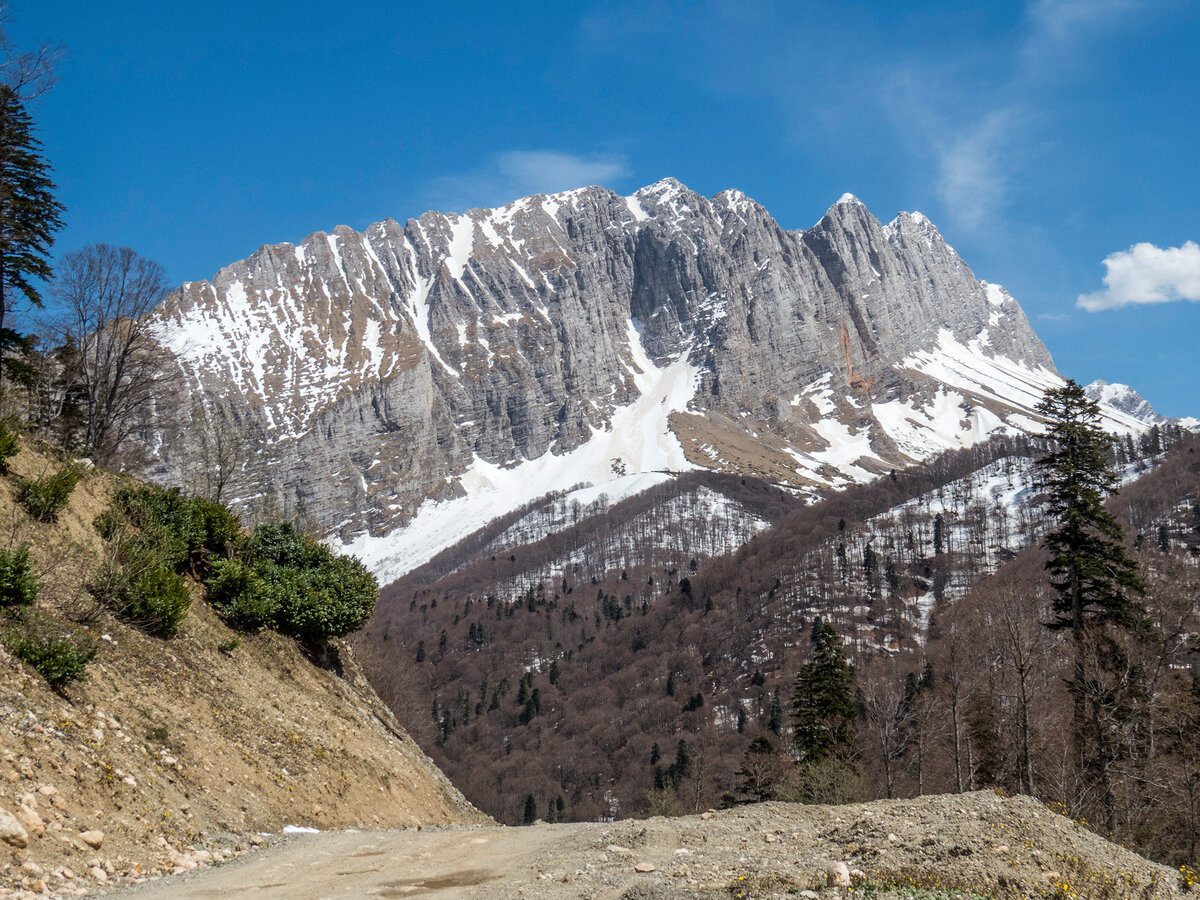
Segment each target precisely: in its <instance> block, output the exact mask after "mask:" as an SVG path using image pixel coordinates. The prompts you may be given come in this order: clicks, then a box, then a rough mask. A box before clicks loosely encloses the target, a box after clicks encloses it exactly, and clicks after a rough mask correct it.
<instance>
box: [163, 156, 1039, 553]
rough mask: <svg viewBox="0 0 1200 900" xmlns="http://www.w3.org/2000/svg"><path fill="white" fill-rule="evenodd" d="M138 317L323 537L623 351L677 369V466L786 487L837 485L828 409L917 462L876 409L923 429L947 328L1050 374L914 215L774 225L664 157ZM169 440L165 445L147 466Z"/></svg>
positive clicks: (244, 279) (291, 263)
mask: <svg viewBox="0 0 1200 900" xmlns="http://www.w3.org/2000/svg"><path fill="white" fill-rule="evenodd" d="M157 317H158V319H159V323H160V326H159V327H160V330H161V333H162V335H163V336H164V339H165V341H166V342H167V343H168V344H169V346H170V347H171V348H172V349H173V350H174V352H175V353H176V355H177V357H178V359H179V361H180V364H181V365H182V366H183V368H184V370H185V371H186V373H187V374H188V377H189V378H190V379H191V380H192V382H193V383H194V384H195V385H196V386H197V387H198V389H199V393H200V395H201V396H202V397H204V398H205V403H206V404H207V405H208V406H209V408H210V411H212V410H216V411H218V412H220V413H221V415H220V421H221V422H225V423H228V422H236V423H240V424H239V426H238V427H240V428H242V429H244V430H245V432H246V433H247V434H250V435H251V436H252V437H253V443H254V444H255V446H256V448H257V453H258V457H259V458H260V459H262V460H265V461H266V462H267V463H268V464H265V465H259V466H256V467H254V475H253V478H252V479H251V483H250V484H248V485H246V486H244V487H243V489H242V491H241V494H242V498H243V499H246V498H248V497H250V496H253V495H257V496H265V495H270V496H274V497H276V498H279V501H280V502H281V503H282V505H283V506H284V507H285V508H289V509H292V508H297V507H303V509H304V510H305V511H306V512H307V513H308V515H309V516H311V517H312V518H313V519H314V520H315V521H316V522H318V523H319V524H320V525H321V526H323V527H326V528H328V529H329V530H330V532H331V533H336V534H338V535H340V536H341V537H342V538H348V537H350V536H351V535H353V534H356V533H361V532H363V531H370V532H372V533H375V534H380V533H384V532H387V531H389V530H391V529H393V528H395V527H396V526H398V525H400V524H403V523H404V522H405V521H407V520H408V519H409V518H411V516H412V515H413V513H414V511H415V510H416V508H417V507H418V506H419V505H420V504H421V502H422V501H424V500H425V499H428V498H438V497H446V496H450V495H452V494H453V493H455V492H456V491H458V490H460V488H459V485H458V482H457V476H458V475H459V474H461V473H462V472H463V471H464V470H465V469H466V468H467V467H468V466H470V465H471V464H472V462H473V461H474V460H476V459H481V460H486V461H488V462H491V463H495V464H501V465H508V464H513V463H516V462H519V461H521V460H528V459H534V458H537V457H540V456H542V455H543V454H545V453H555V454H562V453H565V452H568V451H570V450H572V449H575V448H577V447H579V446H580V445H582V444H584V443H585V442H587V441H588V440H589V439H590V438H591V437H592V436H593V435H594V434H596V433H598V432H601V431H603V430H605V429H606V428H607V427H608V425H609V422H610V418H611V416H612V414H613V413H614V411H615V410H617V409H618V408H620V407H623V406H625V405H627V404H629V403H631V402H633V401H635V400H636V399H637V398H638V396H639V390H638V387H637V384H636V376H637V375H638V374H639V365H638V362H637V359H638V358H641V359H642V360H643V361H644V359H645V357H644V356H643V350H644V352H645V354H648V355H649V357H651V359H653V360H654V361H655V362H656V363H660V364H664V365H665V364H666V363H667V362H668V361H670V360H678V359H680V358H686V359H687V360H688V361H689V362H690V363H691V364H692V365H693V366H694V367H695V368H696V370H697V378H696V389H695V393H694V395H693V397H692V400H691V402H690V404H689V406H688V409H687V411H686V414H685V415H682V416H680V417H678V418H677V419H675V420H673V422H674V423H675V424H676V425H677V430H679V431H680V432H683V431H687V432H688V433H689V435H690V437H688V438H686V439H685V438H684V437H681V440H683V444H684V447H685V449H686V450H687V453H688V458H689V459H690V460H691V461H692V462H693V463H695V464H698V465H706V466H713V467H720V468H732V469H735V470H737V469H739V468H741V469H742V470H745V471H755V473H756V474H763V473H767V474H771V475H772V477H776V478H777V479H779V480H784V481H790V482H792V483H794V484H796V485H797V486H799V487H803V486H806V485H818V486H819V485H829V484H833V483H836V482H837V479H838V477H839V473H838V471H837V470H838V462H837V460H835V459H834V458H833V457H831V456H829V455H828V453H827V455H826V456H825V457H821V456H820V454H821V452H823V451H830V452H831V451H832V450H834V449H836V448H834V447H832V445H831V443H830V441H831V438H830V436H829V434H828V433H827V432H826V431H823V430H822V426H821V424H820V423H821V422H822V421H826V420H830V419H836V420H839V421H840V422H842V423H844V426H845V427H846V428H848V429H850V432H849V433H851V434H856V435H859V436H862V437H863V439H864V440H865V442H866V443H865V444H864V447H865V448H866V450H867V451H868V452H867V453H866V456H869V457H870V458H871V460H873V461H874V465H875V467H876V468H879V467H886V466H888V465H898V464H903V463H904V462H907V461H911V460H912V459H915V458H918V457H919V456H920V455H921V453H922V452H923V451H922V450H921V447H922V446H924V445H923V444H921V442H920V441H918V440H915V439H914V440H908V439H906V438H904V436H903V435H900V436H898V432H897V430H896V427H892V426H891V425H889V424H888V422H887V421H885V419H883V418H880V416H879V414H877V408H876V407H877V405H879V404H883V405H884V406H886V405H887V404H889V403H891V404H894V403H901V404H907V406H905V407H904V409H905V410H910V411H912V413H913V415H915V416H916V420H919V424H920V427H922V428H930V429H933V428H934V425H932V424H930V423H932V421H933V419H932V418H930V416H932V413H930V412H929V410H930V409H931V407H929V406H928V404H931V403H933V402H934V398H935V397H936V396H938V394H937V391H938V386H939V385H942V386H943V389H944V386H945V384H946V377H948V376H946V375H945V373H944V371H943V369H944V367H942V368H938V369H937V373H940V374H937V373H934V369H935V366H934V363H935V362H937V361H938V360H939V359H941V357H942V356H944V355H945V353H946V348H947V347H952V348H953V349H954V350H955V351H958V350H964V351H965V350H966V349H969V350H970V353H971V354H973V355H974V356H978V357H979V358H981V359H983V360H985V361H987V360H1000V361H1001V362H1002V363H1003V366H1004V367H1006V370H1007V369H1012V370H1013V371H1018V370H1019V371H1020V372H1022V373H1026V375H1027V376H1028V377H1025V381H1031V382H1036V381H1038V380H1039V379H1042V380H1047V379H1049V380H1053V379H1054V378H1055V377H1056V376H1055V374H1054V369H1053V363H1052V362H1051V360H1050V357H1049V354H1048V353H1047V351H1046V349H1045V347H1044V346H1043V345H1042V343H1041V342H1040V341H1039V340H1038V338H1037V336H1036V335H1035V334H1034V332H1033V331H1032V329H1031V328H1030V326H1029V323H1028V322H1027V321H1026V318H1025V316H1024V314H1023V313H1022V312H1021V309H1020V307H1019V306H1018V305H1017V303H1016V302H1015V301H1014V300H1013V299H1012V298H1011V297H1010V296H1008V294H1007V293H1005V292H1004V291H1002V290H1001V289H999V288H997V287H995V286H992V285H987V284H986V283H984V282H981V281H979V280H977V279H976V278H975V277H974V275H973V274H972V273H971V271H970V269H969V268H968V267H967V265H966V264H965V263H964V262H963V261H962V260H961V259H960V258H959V257H958V255H957V254H956V253H955V252H954V250H953V249H952V248H951V247H949V246H948V245H947V244H946V243H945V241H943V240H942V238H941V236H940V235H939V234H938V231H937V229H936V228H934V226H933V225H932V223H930V222H929V220H928V219H926V218H924V217H923V216H921V215H919V214H908V213H901V214H900V215H899V217H897V218H896V219H895V220H894V221H893V222H891V223H890V224H887V225H883V224H881V223H880V222H879V221H878V220H877V219H875V217H874V216H872V215H871V213H870V212H869V211H868V210H867V209H866V207H865V206H863V204H862V203H860V202H859V201H858V200H856V199H855V198H853V197H851V196H849V195H847V196H845V197H843V198H842V199H841V200H839V201H838V202H837V203H836V204H835V205H834V206H833V207H831V208H830V210H829V211H828V213H826V215H825V216H824V217H823V218H822V219H821V221H820V222H818V223H817V224H816V225H815V226H813V227H812V228H810V229H808V230H805V231H788V230H785V229H783V228H781V227H780V226H779V225H778V224H777V223H776V222H775V220H774V219H772V218H771V216H770V214H769V213H768V212H767V211H766V210H765V209H764V208H763V207H762V206H760V205H759V204H758V203H756V202H755V201H753V200H751V199H749V198H747V197H745V196H744V195H743V194H741V193H739V192H737V191H726V192H723V193H720V194H718V195H716V197H713V198H711V199H709V198H706V197H703V196H700V195H699V194H696V193H694V192H692V191H690V190H688V189H687V188H686V187H684V186H683V185H681V184H679V183H678V182H676V181H674V180H673V179H666V180H664V181H660V182H658V183H657V184H654V185H651V186H649V187H646V188H643V189H642V190H640V191H638V192H637V193H636V194H634V195H632V196H630V197H622V196H620V195H618V194H615V193H613V192H611V191H608V190H605V189H603V188H599V187H591V188H585V189H580V190H575V191H570V192H566V193H562V194H555V195H548V196H541V195H539V196H535V197H529V198H526V199H523V200H518V201H516V202H514V203H512V204H509V205H508V206H506V207H503V208H501V209H495V210H470V211H468V212H466V213H464V214H462V215H456V214H442V213H438V212H428V213H425V214H424V215H422V216H421V217H420V218H418V219H410V220H409V221H408V222H407V223H406V224H404V225H401V224H399V223H398V222H396V221H393V220H390V219H389V220H387V221H385V222H380V223H377V224H375V225H372V226H370V227H368V228H367V229H366V230H365V231H364V232H362V233H358V232H355V231H353V230H351V229H349V228H345V227H339V228H337V229H336V230H335V231H334V233H333V234H325V233H322V232H317V233H314V234H312V235H310V236H309V237H308V238H306V239H305V240H304V241H303V242H301V243H300V244H299V245H297V246H292V245H290V244H277V245H273V246H266V247H263V248H261V249H260V250H259V251H258V252H257V253H255V254H254V255H253V256H251V257H250V258H249V259H246V260H243V261H240V262H237V263H234V264H232V265H230V266H228V267H226V268H224V269H222V270H221V271H220V272H218V273H217V275H216V276H215V277H214V278H213V279H212V281H211V282H192V283H188V284H185V285H183V286H182V287H181V288H180V289H179V291H177V292H176V293H175V294H174V295H172V297H171V298H170V299H169V300H168V301H167V302H166V303H165V304H164V305H163V306H162V307H161V308H160V309H159V311H158V312H157ZM634 342H639V343H640V346H638V345H636V344H635V343H634ZM950 355H951V356H952V357H953V356H955V354H954V353H953V352H952V353H951V354H950ZM961 355H962V354H961V353H958V356H961ZM974 356H973V357H972V358H974ZM967 368H969V367H967ZM962 369H963V367H962V366H959V367H958V368H957V369H956V370H955V371H960V370H962ZM1030 373H1032V374H1030ZM976 380H978V379H976ZM957 388H958V389H959V390H960V393H961V392H963V391H966V393H965V394H963V397H964V398H966V399H967V400H970V401H971V403H969V404H968V406H970V405H971V404H973V403H975V402H976V401H978V400H980V398H981V397H982V399H983V400H984V401H985V403H986V402H987V401H989V400H992V401H997V403H998V407H997V410H996V415H997V416H998V417H999V418H997V422H1001V423H1002V424H1003V423H1004V422H1006V421H1007V420H1004V415H1005V414H1006V412H1007V411H1011V410H1010V407H1011V408H1016V407H1020V408H1022V409H1025V410H1026V411H1027V410H1028V406H1029V404H1028V403H1023V402H1016V401H1014V400H1013V399H1012V398H1011V397H1007V396H1005V397H1000V398H997V397H995V396H991V395H988V396H983V395H987V390H986V386H982V387H980V388H979V391H975V385H974V382H972V386H971V387H970V388H969V389H967V388H963V386H962V385H957ZM1030 393H1031V394H1032V393H1036V391H1033V390H1032V389H1030ZM975 394H979V396H975ZM968 395H970V396H968ZM923 404H924V405H923ZM887 408H888V409H891V407H887ZM922 410H924V412H922ZM972 414H973V411H972V409H971V408H966V407H964V411H963V416H964V421H967V420H968V419H969V417H970V415H972ZM905 415H908V414H907V413H905ZM922 415H925V416H926V417H927V419H928V421H926V420H924V419H921V416H922ZM893 418H896V417H895V416H893ZM901 420H904V417H903V416H901V417H900V418H898V419H897V421H901ZM905 421H909V422H912V421H914V420H913V418H912V416H908V419H907V420H905ZM1010 424H1011V423H1010ZM912 427H916V426H912ZM1014 427H1015V426H1014ZM905 428H909V430H911V428H910V426H909V425H903V427H901V428H900V431H901V432H903V431H904V429H905ZM905 433H907V432H905ZM747 434H750V435H753V436H755V437H756V438H762V437H764V436H765V437H769V438H770V440H767V441H766V443H764V445H763V446H764V447H766V449H764V451H763V454H762V457H763V458H762V459H760V460H758V461H757V462H755V463H753V464H750V463H731V462H729V458H730V456H731V452H726V451H727V450H728V449H729V446H732V444H731V442H737V441H741V442H742V443H744V439H745V437H746V435H747ZM735 439H736V440H735ZM954 442H955V440H954V439H953V438H951V439H949V440H948V441H943V442H942V444H945V445H947V446H948V445H952V444H954ZM929 445H930V450H929V451H928V452H932V450H934V449H940V448H941V445H940V444H938V442H937V441H932V442H929ZM739 446H741V444H739ZM807 453H815V454H817V456H815V457H813V458H812V459H809V458H808V457H805V456H804V454H807ZM860 455H861V454H860ZM183 456H184V453H183V451H181V450H179V449H178V448H173V449H171V450H168V451H166V455H165V456H164V458H163V460H164V470H163V472H164V474H167V475H168V476H169V475H170V473H171V472H178V471H179V470H181V468H182V466H183V462H182V459H183ZM743 457H745V453H742V455H741V456H740V457H739V459H740V458H743ZM798 459H799V460H800V462H801V463H803V464H798V463H797V460H798ZM862 465H863V468H865V469H866V470H868V471H869V470H871V467H870V465H868V464H867V462H866V461H865V457H864V461H863V464H862ZM756 467H757V468H756ZM860 471H861V470H860ZM789 473H790V474H789Z"/></svg>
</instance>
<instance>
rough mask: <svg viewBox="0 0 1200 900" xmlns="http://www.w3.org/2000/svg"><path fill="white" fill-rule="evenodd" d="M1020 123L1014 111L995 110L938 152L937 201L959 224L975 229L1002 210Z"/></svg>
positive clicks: (952, 139)
mask: <svg viewBox="0 0 1200 900" xmlns="http://www.w3.org/2000/svg"><path fill="white" fill-rule="evenodd" d="M1019 121H1020V116H1019V115H1018V114H1017V112H1016V111H1015V110H1012V109H999V110H995V111H993V112H991V113H988V114H987V115H985V116H984V117H983V118H982V119H980V120H979V121H978V122H976V123H975V124H974V125H973V126H971V127H970V128H968V129H966V130H965V131H963V132H960V133H958V134H955V135H954V136H953V137H951V138H950V140H949V141H948V142H947V144H946V145H945V146H942V147H939V148H938V149H937V153H938V184H937V192H938V198H939V199H940V200H941V201H942V203H943V204H945V207H946V211H947V212H948V213H949V214H950V215H951V216H952V217H953V218H954V219H955V221H956V222H957V223H958V224H959V225H961V226H963V227H965V228H969V229H972V230H974V229H977V228H979V227H980V226H981V225H983V224H984V223H985V221H986V220H987V219H988V218H989V217H991V216H993V215H995V214H996V213H997V212H998V211H999V210H1000V209H1001V208H1002V207H1003V205H1004V203H1005V197H1006V196H1007V194H1008V188H1009V182H1010V180H1011V177H1012V172H1011V171H1010V168H1009V166H1008V164H1007V163H1008V160H1009V156H1010V154H1011V151H1012V147H1011V144H1012V138H1013V136H1014V135H1015V134H1016V133H1017V130H1018V126H1019Z"/></svg>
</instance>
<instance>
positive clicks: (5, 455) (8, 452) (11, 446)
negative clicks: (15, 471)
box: [0, 422, 21, 475]
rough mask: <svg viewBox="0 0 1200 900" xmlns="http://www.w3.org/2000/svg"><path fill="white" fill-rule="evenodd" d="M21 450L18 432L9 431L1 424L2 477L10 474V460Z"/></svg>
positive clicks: (0, 462) (0, 472) (0, 471)
mask: <svg viewBox="0 0 1200 900" xmlns="http://www.w3.org/2000/svg"><path fill="white" fill-rule="evenodd" d="M20 449H21V447H20V445H19V444H18V443H17V435H16V432H14V431H9V430H8V428H7V427H6V426H5V425H4V423H3V422H0V475H7V474H8V460H9V458H10V457H13V456H16V455H17V451H18V450H20Z"/></svg>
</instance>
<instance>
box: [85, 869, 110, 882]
mask: <svg viewBox="0 0 1200 900" xmlns="http://www.w3.org/2000/svg"><path fill="white" fill-rule="evenodd" d="M88 874H89V875H91V876H92V877H93V878H95V879H96V880H97V881H99V882H100V883H101V884H103V883H104V882H106V881H108V873H107V872H105V871H104V870H103V869H102V868H100V867H99V866H92V867H91V868H90V869H88Z"/></svg>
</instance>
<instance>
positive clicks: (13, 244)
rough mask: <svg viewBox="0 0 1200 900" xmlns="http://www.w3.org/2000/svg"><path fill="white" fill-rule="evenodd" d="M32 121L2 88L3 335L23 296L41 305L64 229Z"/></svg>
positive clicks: (0, 229)
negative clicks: (54, 248)
mask: <svg viewBox="0 0 1200 900" xmlns="http://www.w3.org/2000/svg"><path fill="white" fill-rule="evenodd" d="M41 148H42V145H41V142H39V141H38V140H37V138H35V137H34V136H33V120H32V119H31V118H30V116H29V113H28V112H26V110H25V105H24V104H23V103H22V102H21V99H20V97H19V96H18V95H17V92H16V91H15V90H13V88H11V87H10V86H8V85H6V84H0V335H7V336H8V340H7V341H6V343H11V341H12V339H13V338H15V335H14V334H13V333H12V332H11V329H7V330H6V328H5V320H6V318H7V314H8V312H9V310H10V309H12V306H13V304H14V303H15V302H16V301H17V300H18V299H19V298H20V297H24V298H25V299H26V300H28V301H29V302H30V303H32V304H33V305H34V306H41V305H42V297H41V294H40V292H39V291H38V288H37V282H38V281H41V280H46V279H48V278H49V277H50V247H51V246H52V245H53V244H54V232H56V231H58V229H59V228H61V227H62V218H61V214H62V212H63V207H62V204H60V203H59V202H58V201H57V200H55V199H54V182H52V181H51V180H50V166H49V165H48V164H47V163H46V161H45V160H44V159H43V158H42V155H41Z"/></svg>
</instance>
